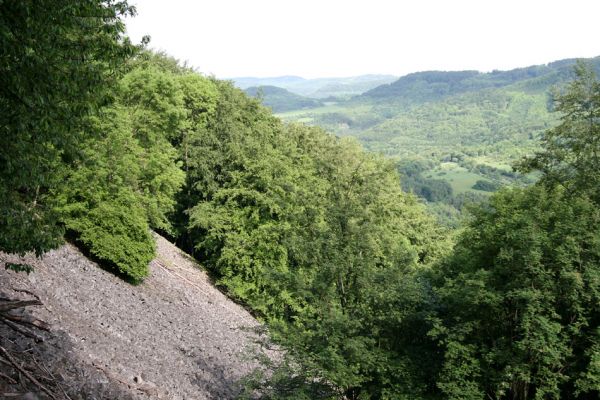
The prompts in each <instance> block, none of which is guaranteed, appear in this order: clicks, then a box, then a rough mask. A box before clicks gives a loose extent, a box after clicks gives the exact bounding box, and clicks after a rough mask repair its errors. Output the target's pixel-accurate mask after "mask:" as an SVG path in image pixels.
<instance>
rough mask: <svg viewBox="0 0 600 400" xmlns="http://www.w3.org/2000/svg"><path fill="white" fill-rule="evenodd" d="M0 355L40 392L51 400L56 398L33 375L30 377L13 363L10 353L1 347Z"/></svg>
mask: <svg viewBox="0 0 600 400" xmlns="http://www.w3.org/2000/svg"><path fill="white" fill-rule="evenodd" d="M0 353H2V355H3V356H4V357H5V358H6V359H7V360H8V361H10V363H11V364H12V366H13V367H15V368H16V369H17V371H19V372H20V373H22V374H23V375H25V377H27V379H29V381H31V383H33V384H34V385H35V386H37V387H38V388H39V389H40V390H41V391H43V392H44V393H46V394H47V395H48V396H49V397H50V398H51V399H53V400H56V397H55V396H54V394H53V393H52V392H51V391H50V390H48V388H47V387H46V386H44V385H42V384H41V383H40V382H39V381H38V380H37V379H35V377H34V376H33V375H31V374H30V373H29V372H27V370H25V369H24V368H23V367H21V366H20V365H19V364H18V363H17V362H16V361H15V359H14V358H13V357H12V356H11V355H10V353H9V352H8V351H7V350H6V349H5V348H4V347H2V346H0Z"/></svg>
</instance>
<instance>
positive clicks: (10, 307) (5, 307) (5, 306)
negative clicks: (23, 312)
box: [0, 299, 43, 312]
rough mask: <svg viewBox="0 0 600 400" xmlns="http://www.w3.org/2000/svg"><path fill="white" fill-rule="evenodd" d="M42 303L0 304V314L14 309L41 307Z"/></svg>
mask: <svg viewBox="0 0 600 400" xmlns="http://www.w3.org/2000/svg"><path fill="white" fill-rule="evenodd" d="M41 305H43V303H42V302H41V301H39V300H37V299H36V300H11V301H4V302H1V303H0V312H5V311H9V310H14V309H15V308H21V307H27V306H41Z"/></svg>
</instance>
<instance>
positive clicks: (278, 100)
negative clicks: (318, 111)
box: [244, 86, 323, 112]
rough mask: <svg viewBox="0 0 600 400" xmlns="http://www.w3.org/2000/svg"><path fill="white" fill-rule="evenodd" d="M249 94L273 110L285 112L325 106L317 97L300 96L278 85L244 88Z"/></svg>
mask: <svg viewBox="0 0 600 400" xmlns="http://www.w3.org/2000/svg"><path fill="white" fill-rule="evenodd" d="M244 92H246V94H247V95H248V96H252V97H258V98H261V99H262V103H263V104H264V105H265V106H267V107H270V108H271V109H272V110H273V112H285V111H292V110H300V109H306V108H316V107H320V106H323V103H322V102H321V101H319V100H317V99H311V98H308V97H304V96H300V95H299V94H296V93H292V92H290V91H289V90H286V89H283V88H280V87H277V86H251V87H249V88H247V89H245V90H244Z"/></svg>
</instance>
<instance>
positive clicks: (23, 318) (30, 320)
mask: <svg viewBox="0 0 600 400" xmlns="http://www.w3.org/2000/svg"><path fill="white" fill-rule="evenodd" d="M1 316H2V318H5V319H8V320H10V321H13V322H16V323H19V324H23V325H31V326H33V327H35V328H38V329H41V330H43V331H46V332H50V325H49V324H48V323H47V322H45V321H42V320H41V319H37V318H35V317H31V316H28V315H14V314H8V313H6V314H1Z"/></svg>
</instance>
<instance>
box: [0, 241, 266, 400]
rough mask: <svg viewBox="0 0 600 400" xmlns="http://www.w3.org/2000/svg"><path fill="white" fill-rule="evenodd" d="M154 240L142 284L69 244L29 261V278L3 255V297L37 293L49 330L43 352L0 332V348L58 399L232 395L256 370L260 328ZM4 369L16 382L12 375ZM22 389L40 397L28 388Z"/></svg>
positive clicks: (2, 392)
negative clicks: (31, 369) (28, 364)
mask: <svg viewBox="0 0 600 400" xmlns="http://www.w3.org/2000/svg"><path fill="white" fill-rule="evenodd" d="M155 239H156V244H157V254H158V255H157V257H156V258H155V259H154V260H153V261H152V262H151V264H150V271H151V272H150V276H149V277H148V278H147V279H146V280H145V281H144V283H143V284H140V285H139V286H132V285H130V284H128V283H125V282H124V281H122V280H121V279H119V278H117V277H116V276H114V275H112V274H110V273H108V272H106V271H104V270H102V269H100V268H99V267H98V266H97V265H96V264H95V263H94V262H92V261H90V260H88V259H87V258H86V257H85V256H84V255H83V254H82V253H80V252H79V251H78V250H77V249H76V248H75V247H73V246H72V245H70V244H67V245H64V246H62V247H61V248H60V249H58V250H55V251H52V252H50V253H47V254H46V255H45V256H44V257H43V258H42V259H35V258H33V257H26V258H25V260H24V261H26V262H28V263H31V264H33V265H35V272H33V273H32V274H30V275H25V274H16V273H14V272H9V271H6V270H5V269H4V268H3V267H4V264H5V263H6V262H18V261H19V260H22V259H20V258H18V257H16V256H12V255H7V254H1V253H0V297H4V298H16V297H20V298H27V297H30V296H29V295H27V294H25V293H24V292H23V290H27V291H31V292H32V293H35V294H37V295H38V296H39V297H40V300H41V301H42V302H43V304H44V306H43V307H37V308H29V309H30V310H32V311H31V312H32V313H33V315H34V316H36V317H38V318H40V319H41V320H44V321H46V322H48V323H50V324H51V331H50V332H49V333H47V334H46V336H45V339H46V340H45V342H44V343H41V344H39V345H32V341H31V340H29V339H25V338H24V337H23V336H22V335H20V334H17V333H16V332H14V331H13V330H12V329H10V328H9V327H8V326H6V325H4V324H0V346H2V347H3V348H5V349H7V351H10V352H12V353H13V354H18V352H19V351H23V350H26V351H28V352H29V353H28V354H30V357H29V358H32V357H33V359H35V360H36V362H37V363H38V364H39V365H40V366H41V367H42V368H43V370H45V371H47V374H49V375H51V376H53V377H54V378H55V379H54V380H49V381H48V382H45V383H46V385H47V386H48V388H49V389H51V391H52V392H53V393H54V394H55V396H56V398H61V399H62V398H67V397H66V396H67V394H68V396H69V397H70V398H71V399H78V398H79V399H82V398H95V399H116V398H132V399H143V398H159V399H227V398H232V397H234V395H235V393H236V392H237V390H238V387H237V381H238V380H239V379H240V378H241V377H242V376H244V375H245V374H247V373H248V372H250V371H251V370H252V368H253V367H254V364H253V363H252V362H250V361H247V359H246V358H245V357H246V355H247V353H246V352H247V350H249V349H250V347H251V345H252V344H253V340H255V339H256V336H255V335H254V334H253V333H251V331H252V329H253V328H256V327H258V326H259V325H258V323H257V322H256V320H254V318H252V317H251V316H250V315H249V314H248V312H246V311H245V310H244V309H243V308H242V307H240V306H238V305H237V304H235V303H233V302H232V301H230V300H229V299H228V298H227V297H225V296H224V295H223V294H222V293H221V292H219V290H217V289H216V288H215V287H214V286H213V285H212V284H211V282H210V280H209V278H208V276H207V275H206V273H205V272H203V271H202V270H201V269H200V268H199V267H198V265H196V264H195V263H194V262H193V261H191V260H190V258H189V257H187V256H186V255H185V254H183V253H182V252H181V251H180V250H178V249H177V248H176V247H174V246H173V245H172V244H171V243H169V242H168V241H166V240H165V239H163V238H162V237H160V236H158V235H155ZM15 290H20V291H21V292H16V291H15ZM27 349H29V350H27ZM33 365H35V364H33ZM1 371H2V373H3V374H6V375H9V376H13V377H14V378H15V379H18V374H17V373H16V371H15V370H14V369H11V367H7V366H3V367H2V368H1ZM0 382H1V383H0V385H4V384H5V381H2V380H0ZM27 390H30V391H32V392H34V393H35V392H40V389H39V388H38V387H36V386H34V385H30V386H29V387H28V389H27ZM19 392H21V393H22V392H23V388H22V387H21V386H20V385H8V384H7V385H5V386H0V398H7V397H3V396H8V394H7V393H19ZM39 396H41V393H40V394H39ZM41 398H44V397H43V396H41Z"/></svg>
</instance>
